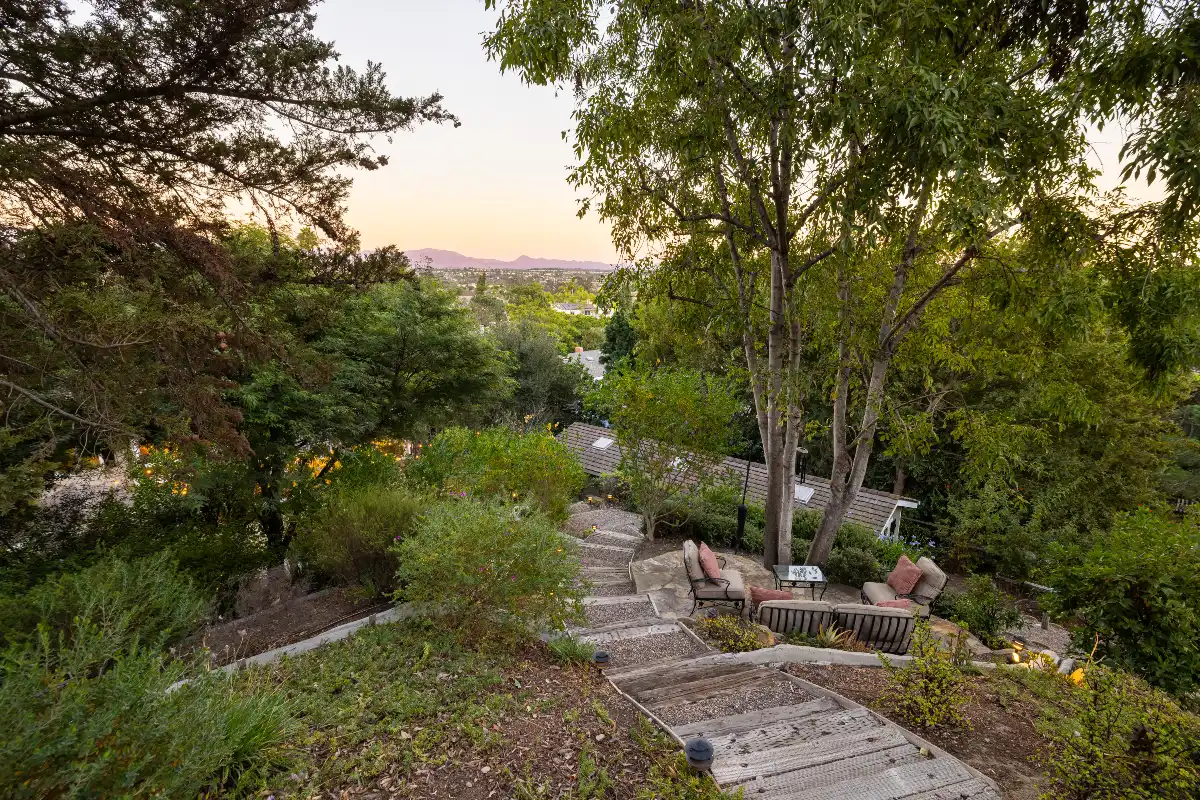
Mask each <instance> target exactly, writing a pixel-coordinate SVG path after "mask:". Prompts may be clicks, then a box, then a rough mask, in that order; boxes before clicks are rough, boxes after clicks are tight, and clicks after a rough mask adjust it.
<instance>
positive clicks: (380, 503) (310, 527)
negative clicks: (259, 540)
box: [290, 462, 429, 597]
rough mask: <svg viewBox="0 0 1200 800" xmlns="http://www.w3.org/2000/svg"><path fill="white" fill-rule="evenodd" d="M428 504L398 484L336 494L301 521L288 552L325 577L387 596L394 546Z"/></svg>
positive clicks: (391, 583)
mask: <svg viewBox="0 0 1200 800" xmlns="http://www.w3.org/2000/svg"><path fill="white" fill-rule="evenodd" d="M393 463H394V462H393ZM428 502H429V500H428V498H425V497H422V496H420V495H416V494H413V493H411V492H408V491H405V490H403V489H399V488H390V489H389V488H367V489H361V490H359V491H356V492H349V493H339V494H336V495H334V496H333V497H331V498H329V500H328V501H327V502H326V503H325V504H324V505H322V506H321V507H320V508H319V509H318V510H316V511H315V512H314V513H312V514H309V515H308V516H306V517H304V518H303V519H302V520H300V522H299V524H298V525H297V530H296V535H295V538H293V539H292V547H291V551H290V552H291V555H292V557H293V558H295V559H296V560H297V561H298V562H299V563H300V566H301V569H303V570H306V571H307V570H312V571H313V572H315V573H316V575H317V576H319V577H321V578H324V579H326V580H330V581H333V582H336V583H338V584H340V585H343V586H354V587H356V588H358V589H359V590H361V591H363V592H365V593H366V594H367V595H368V596H370V597H375V596H378V595H383V594H390V593H391V592H392V590H393V589H394V588H395V580H396V569H397V567H398V566H399V563H398V561H397V559H396V552H395V550H394V546H395V544H396V543H397V542H399V541H401V540H402V539H403V538H404V537H405V536H408V535H409V534H411V533H412V532H413V530H414V529H415V528H416V524H417V517H418V516H419V515H420V514H421V512H422V511H423V510H424V509H425V506H426V505H427V504H428Z"/></svg>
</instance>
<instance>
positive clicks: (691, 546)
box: [683, 539, 704, 581]
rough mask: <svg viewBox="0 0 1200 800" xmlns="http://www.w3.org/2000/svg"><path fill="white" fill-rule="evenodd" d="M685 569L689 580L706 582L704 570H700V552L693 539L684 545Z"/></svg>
mask: <svg viewBox="0 0 1200 800" xmlns="http://www.w3.org/2000/svg"><path fill="white" fill-rule="evenodd" d="M683 568H684V569H685V570H687V575H688V580H690V581H702V580H704V570H703V569H701V568H700V550H699V549H698V548H697V547H696V543H695V542H693V541H692V540H691V539H688V540H687V541H686V542H684V543H683Z"/></svg>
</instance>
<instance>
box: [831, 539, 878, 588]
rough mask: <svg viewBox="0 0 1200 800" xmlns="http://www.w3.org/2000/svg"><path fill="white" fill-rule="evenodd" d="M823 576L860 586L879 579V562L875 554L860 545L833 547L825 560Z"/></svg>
mask: <svg viewBox="0 0 1200 800" xmlns="http://www.w3.org/2000/svg"><path fill="white" fill-rule="evenodd" d="M824 572H825V576H826V577H827V578H829V580H830V581H831V582H833V583H844V584H846V585H847V586H862V585H863V584H864V583H866V582H868V581H877V580H879V572H880V564H879V560H878V559H877V558H876V557H875V554H874V553H872V552H871V551H869V550H863V549H862V548H861V547H854V546H853V545H851V546H849V547H835V548H834V549H833V551H832V552H830V554H829V560H828V561H826V562H825V570H824Z"/></svg>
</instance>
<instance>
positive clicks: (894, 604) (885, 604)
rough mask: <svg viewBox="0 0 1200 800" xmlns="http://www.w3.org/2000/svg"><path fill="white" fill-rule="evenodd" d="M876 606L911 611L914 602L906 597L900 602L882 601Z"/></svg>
mask: <svg viewBox="0 0 1200 800" xmlns="http://www.w3.org/2000/svg"><path fill="white" fill-rule="evenodd" d="M874 605H875V606H876V607H877V608H903V609H906V610H910V609H912V607H913V605H914V603H913V601H912V600H909V599H908V598H907V597H905V598H901V599H899V600H880V601H879V602H878V603H875V604H874Z"/></svg>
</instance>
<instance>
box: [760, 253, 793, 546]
mask: <svg viewBox="0 0 1200 800" xmlns="http://www.w3.org/2000/svg"><path fill="white" fill-rule="evenodd" d="M786 267H787V254H786V253H780V252H779V251H777V250H772V251H771V324H770V327H769V328H768V329H767V392H766V401H767V414H766V416H767V441H764V442H763V446H764V447H765V448H766V457H767V458H766V462H767V498H766V509H765V511H766V525H765V529H764V530H763V566H764V567H766V568H767V569H770V568H771V567H773V566H775V565H776V564H778V563H780V561H779V559H780V556H781V555H782V554H781V553H780V550H779V546H780V539H781V536H782V530H781V527H780V523H781V522H782V516H783V505H782V503H783V495H784V492H785V491H787V492H791V491H792V489H791V485H792V484H791V482H790V479H791V469H792V467H791V465H790V464H788V463H787V461H786V460H785V459H786V451H787V447H786V435H785V434H786V428H785V425H786V423H787V415H786V413H784V406H783V404H784V403H785V398H784V392H783V365H784V363H785V356H786V355H787V353H786V351H787V349H788V348H787V345H788V339H789V337H788V326H787V321H786V319H785V315H784V294H785V285H784V280H783V275H784V271H785V269H786ZM789 557H790V554H789Z"/></svg>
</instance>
